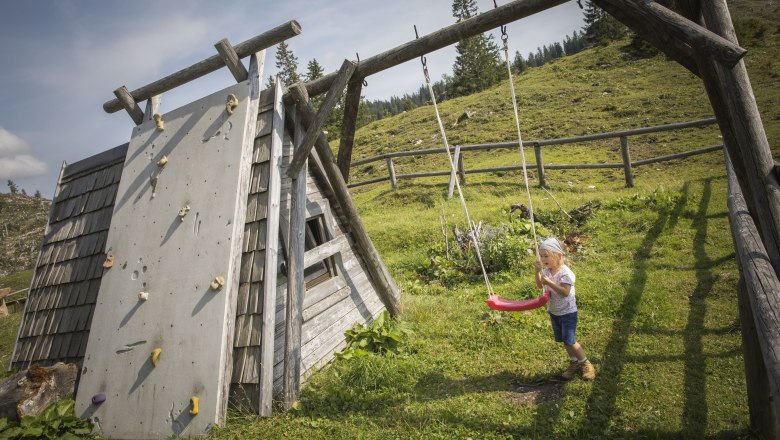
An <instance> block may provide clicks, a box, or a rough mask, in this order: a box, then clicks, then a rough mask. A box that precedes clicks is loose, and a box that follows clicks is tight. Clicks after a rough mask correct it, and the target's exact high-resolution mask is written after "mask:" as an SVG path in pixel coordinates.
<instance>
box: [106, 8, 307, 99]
mask: <svg viewBox="0 0 780 440" xmlns="http://www.w3.org/2000/svg"><path fill="white" fill-rule="evenodd" d="M300 33H301V26H300V25H299V24H298V22H296V21H295V20H292V21H288V22H287V23H284V24H282V25H280V26H277V27H275V28H274V29H271V30H270V31H268V32H264V33H262V34H260V35H257V36H255V37H253V38H250V39H249V40H246V41H244V42H242V43H239V44H237V45H236V46H234V49H235V51H236V54H238V57H239V58H244V57H246V56H249V55H252V54H254V53H257V52H259V51H261V50H263V49H267V48H269V47H271V46H273V45H274V44H278V43H281V42H282V41H285V40H287V39H289V38H292V37H294V36H296V35H298V34H300ZM224 65H225V63H224V62H223V61H222V58H220V56H219V55H214V56H212V57H210V58H207V59H205V60H203V61H201V62H199V63H196V64H193V65H192V66H190V67H187V68H185V69H182V70H180V71H178V72H176V73H173V74H171V75H168V76H166V77H165V78H162V79H160V80H157V81H155V82H153V83H151V84H147V85H145V86H143V87H140V88H138V89H135V90H133V91H132V92H130V94H131V95H132V97H133V99H134V100H135V101H136V102H137V101H143V100H145V99H149V98H151V97H152V96H154V95H159V94H161V93H163V92H167V91H168V90H171V89H174V88H176V87H179V86H180V85H182V84H186V83H188V82H190V81H192V80H194V79H197V78H200V77H201V76H204V75H206V74H208V73H211V72H213V71H215V70H217V69H219V68H221V67H222V66H224ZM122 108H123V107H122V104H121V103H120V102H119V100H118V99H112V100H111V101H107V102H105V103H104V104H103V110H105V112H106V113H115V112H117V111H119V110H121V109H122Z"/></svg>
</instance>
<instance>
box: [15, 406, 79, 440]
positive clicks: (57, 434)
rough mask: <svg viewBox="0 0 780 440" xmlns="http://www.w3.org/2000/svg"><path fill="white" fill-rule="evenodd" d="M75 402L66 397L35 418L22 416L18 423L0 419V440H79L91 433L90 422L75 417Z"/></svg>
mask: <svg viewBox="0 0 780 440" xmlns="http://www.w3.org/2000/svg"><path fill="white" fill-rule="evenodd" d="M75 404H76V402H74V401H73V399H72V398H70V397H66V398H64V399H62V400H60V401H58V402H56V403H53V404H51V405H49V406H48V407H47V408H46V409H45V410H43V412H41V413H40V414H38V415H37V416H24V417H22V420H20V421H19V422H18V423H16V422H13V421H10V420H8V419H0V438H3V439H9V440H16V439H19V440H27V439H79V438H83V437H84V436H86V435H89V433H90V432H92V422H90V421H89V420H85V419H80V418H78V417H76V412H75V411H74V406H75Z"/></svg>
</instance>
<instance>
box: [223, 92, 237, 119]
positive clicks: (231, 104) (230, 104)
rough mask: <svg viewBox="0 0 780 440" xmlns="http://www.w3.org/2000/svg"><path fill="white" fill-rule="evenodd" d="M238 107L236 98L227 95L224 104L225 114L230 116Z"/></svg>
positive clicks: (232, 95)
mask: <svg viewBox="0 0 780 440" xmlns="http://www.w3.org/2000/svg"><path fill="white" fill-rule="evenodd" d="M236 107H238V98H236V95H234V94H232V93H231V94H229V95H228V97H227V103H226V104H225V110H226V111H227V114H229V115H232V114H233V110H235V109H236Z"/></svg>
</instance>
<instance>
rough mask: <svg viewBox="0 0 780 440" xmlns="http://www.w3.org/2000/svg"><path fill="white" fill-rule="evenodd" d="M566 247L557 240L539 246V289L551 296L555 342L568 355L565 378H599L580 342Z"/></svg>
mask: <svg viewBox="0 0 780 440" xmlns="http://www.w3.org/2000/svg"><path fill="white" fill-rule="evenodd" d="M563 253H564V252H563V248H562V247H561V244H560V243H559V242H558V240H557V239H555V238H547V239H545V240H543V241H542V243H541V244H540V245H539V258H540V259H541V261H537V262H536V286H537V287H539V288H542V287H544V290H545V291H546V292H548V293H549V294H550V302H548V303H547V311H548V312H549V313H550V320H551V321H552V328H553V333H554V334H555V341H556V342H563V347H564V348H565V349H566V354H568V355H569V360H570V363H569V368H567V369H566V371H564V372H563V374H562V376H563V378H564V379H566V380H570V379H572V378H573V377H574V376H575V375H577V374H581V375H582V378H583V379H585V380H593V379H595V378H596V370H595V369H594V368H593V364H591V363H590V361H589V360H588V358H587V357H586V356H585V350H583V349H582V346H580V344H579V343H578V342H577V337H576V335H575V333H576V330H577V302H576V300H575V298H574V278H575V277H574V272H572V271H571V269H569V267H568V266H566V264H564V263H565V262H564V257H563Z"/></svg>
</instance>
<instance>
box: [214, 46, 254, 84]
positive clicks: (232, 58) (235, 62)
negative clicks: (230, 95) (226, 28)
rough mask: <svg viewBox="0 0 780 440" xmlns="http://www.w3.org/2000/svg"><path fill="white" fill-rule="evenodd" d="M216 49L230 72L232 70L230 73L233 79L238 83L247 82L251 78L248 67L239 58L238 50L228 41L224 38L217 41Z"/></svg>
mask: <svg viewBox="0 0 780 440" xmlns="http://www.w3.org/2000/svg"><path fill="white" fill-rule="evenodd" d="M214 47H215V48H216V49H217V52H218V53H219V57H220V58H221V59H222V62H223V63H225V65H226V66H227V68H228V70H230V73H232V74H233V78H235V79H236V82H242V81H246V79H247V78H248V77H249V72H247V71H246V67H244V64H243V63H242V62H241V59H240V58H239V57H238V54H237V53H236V50H235V49H234V48H233V46H231V45H230V42H229V41H228V39H227V38H223V39H221V40H219V41H217V43H216V44H215V45H214Z"/></svg>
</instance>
